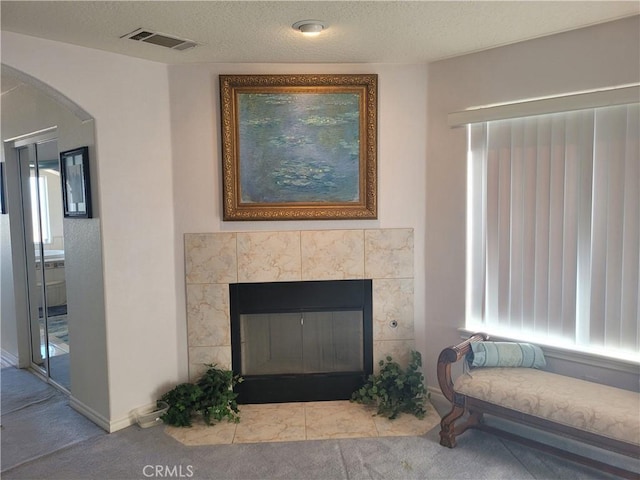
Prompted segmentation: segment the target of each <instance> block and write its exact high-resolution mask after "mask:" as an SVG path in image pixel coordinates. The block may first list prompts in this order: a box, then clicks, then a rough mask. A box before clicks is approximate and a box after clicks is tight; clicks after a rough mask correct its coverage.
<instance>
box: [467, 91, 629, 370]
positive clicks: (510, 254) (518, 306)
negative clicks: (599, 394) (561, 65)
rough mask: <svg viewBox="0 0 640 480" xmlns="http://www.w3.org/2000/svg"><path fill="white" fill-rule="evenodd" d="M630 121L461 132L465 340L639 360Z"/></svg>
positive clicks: (502, 123) (581, 116)
mask: <svg viewBox="0 0 640 480" xmlns="http://www.w3.org/2000/svg"><path fill="white" fill-rule="evenodd" d="M639 118H640V109H639V105H638V104H637V103H636V104H626V105H616V106H608V107H599V108H591V109H587V110H576V111H571V112H563V113H553V114H544V115H535V116H529V117H522V118H514V119H509V120H496V121H487V122H482V123H473V124H470V125H468V127H467V129H468V130H467V133H468V197H467V201H468V208H467V212H468V218H467V236H468V239H467V240H468V258H467V320H466V323H467V328H468V329H471V330H482V331H487V332H489V333H492V334H494V335H497V336H500V335H502V336H507V337H512V338H529V339H535V341H539V342H541V343H544V344H547V345H557V346H565V347H569V348H573V349H577V350H582V351H587V352H596V353H600V354H604V355H607V356H611V357H621V358H633V359H634V360H636V361H637V360H638V352H639V351H640V326H639V324H640V300H639V298H640V282H639V277H640V153H639V151H640V146H639V144H640V140H639V131H640V122H639Z"/></svg>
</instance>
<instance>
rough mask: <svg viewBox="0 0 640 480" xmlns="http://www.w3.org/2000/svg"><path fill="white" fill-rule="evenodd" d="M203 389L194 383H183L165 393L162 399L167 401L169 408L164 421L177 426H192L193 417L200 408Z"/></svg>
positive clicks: (163, 416) (163, 417)
mask: <svg viewBox="0 0 640 480" xmlns="http://www.w3.org/2000/svg"><path fill="white" fill-rule="evenodd" d="M201 397H202V389H201V388H200V387H199V386H198V385H194V384H192V383H181V384H180V385H177V386H176V387H174V388H173V390H169V391H168V392H167V393H165V394H164V395H163V396H162V398H161V399H160V400H162V401H165V402H167V404H168V405H169V409H168V410H167V412H166V413H165V414H164V415H162V417H160V418H162V421H163V422H164V423H168V424H169V425H174V426H176V427H190V426H191V417H192V416H193V415H194V414H195V413H196V411H197V410H199V404H200V399H201Z"/></svg>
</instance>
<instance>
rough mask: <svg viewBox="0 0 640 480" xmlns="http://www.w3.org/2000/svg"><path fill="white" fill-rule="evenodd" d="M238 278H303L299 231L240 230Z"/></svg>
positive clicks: (267, 279) (270, 279)
mask: <svg viewBox="0 0 640 480" xmlns="http://www.w3.org/2000/svg"><path fill="white" fill-rule="evenodd" d="M237 236H238V282H283V281H297V280H300V279H301V257H300V232H299V231H292V232H248V233H238V234H237Z"/></svg>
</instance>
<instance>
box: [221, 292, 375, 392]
mask: <svg viewBox="0 0 640 480" xmlns="http://www.w3.org/2000/svg"><path fill="white" fill-rule="evenodd" d="M371 286H372V281H371V280H369V279H365V280H327V281H303V282H267V283H236V284H231V285H229V300H230V311H229V314H230V320H231V357H232V358H231V363H232V368H233V372H234V373H235V374H237V375H241V376H242V377H243V380H244V381H243V382H241V383H239V384H238V385H236V387H235V391H236V392H237V393H238V403H274V402H309V401H323V400H347V399H349V398H350V397H351V394H352V393H353V392H354V391H355V390H356V389H358V388H360V387H361V386H362V384H363V383H364V381H365V379H366V378H367V376H368V375H369V374H371V373H372V372H373V328H372V301H371V300H372V295H371Z"/></svg>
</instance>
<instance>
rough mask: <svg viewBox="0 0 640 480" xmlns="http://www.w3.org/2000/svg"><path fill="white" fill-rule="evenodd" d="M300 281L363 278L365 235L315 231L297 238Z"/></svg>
mask: <svg viewBox="0 0 640 480" xmlns="http://www.w3.org/2000/svg"><path fill="white" fill-rule="evenodd" d="M300 244H301V251H302V280H345V279H360V278H364V231H363V230H318V231H304V232H301V234H300Z"/></svg>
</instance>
